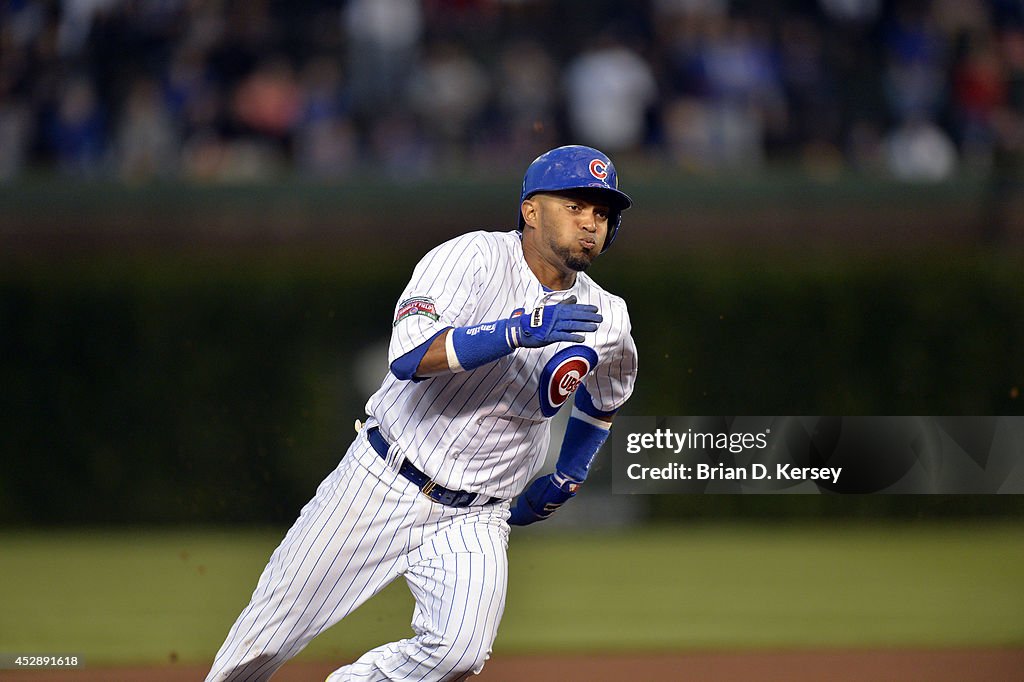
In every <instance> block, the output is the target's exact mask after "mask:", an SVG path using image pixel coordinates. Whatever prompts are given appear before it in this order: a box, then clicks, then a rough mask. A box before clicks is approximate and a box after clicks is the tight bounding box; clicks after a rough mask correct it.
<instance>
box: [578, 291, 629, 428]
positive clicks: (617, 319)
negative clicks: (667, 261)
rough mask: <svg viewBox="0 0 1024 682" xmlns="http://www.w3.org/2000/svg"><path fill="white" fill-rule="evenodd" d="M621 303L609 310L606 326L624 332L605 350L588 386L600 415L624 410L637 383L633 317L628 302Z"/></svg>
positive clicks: (592, 401)
mask: <svg viewBox="0 0 1024 682" xmlns="http://www.w3.org/2000/svg"><path fill="white" fill-rule="evenodd" d="M617 303H618V304H617V305H612V306H610V307H609V309H608V310H607V313H606V315H605V324H612V325H614V327H615V328H618V329H620V330H621V332H620V333H619V334H618V335H617V336H616V337H614V338H613V339H612V340H611V342H610V343H609V345H608V347H606V348H604V349H603V352H602V357H601V360H600V362H598V365H597V367H595V368H594V370H593V372H592V373H591V376H590V378H589V379H588V380H587V382H586V387H587V393H588V394H589V399H590V403H591V404H592V405H593V407H594V408H596V414H597V415H600V414H611V413H613V412H615V410H617V409H619V408H620V407H622V405H623V403H625V402H626V400H628V399H629V396H630V395H632V393H633V385H634V383H636V370H637V355H636V344H634V343H633V337H632V336H630V330H631V327H630V323H629V313H628V312H627V311H626V305H625V303H624V302H622V301H621V300H619V301H618V302H617Z"/></svg>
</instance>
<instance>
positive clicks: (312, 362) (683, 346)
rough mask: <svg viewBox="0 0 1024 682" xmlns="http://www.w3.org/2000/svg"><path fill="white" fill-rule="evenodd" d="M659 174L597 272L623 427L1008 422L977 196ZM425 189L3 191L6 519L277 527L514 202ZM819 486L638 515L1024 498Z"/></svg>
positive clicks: (936, 506) (1009, 261) (895, 508)
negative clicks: (885, 417)
mask: <svg viewBox="0 0 1024 682" xmlns="http://www.w3.org/2000/svg"><path fill="white" fill-rule="evenodd" d="M660 182H661V184H658V183H654V182H652V184H650V185H645V184H638V185H637V187H636V190H635V191H634V192H633V193H634V194H635V195H636V197H637V200H638V201H637V208H635V209H633V211H632V212H631V213H630V214H629V221H628V222H627V223H626V225H625V227H624V228H623V233H622V237H621V240H620V242H618V243H617V244H616V246H615V248H614V249H613V250H612V251H611V252H609V254H608V255H606V256H605V257H603V258H602V259H601V260H599V261H598V262H597V263H596V264H595V265H594V268H593V274H594V276H595V277H596V278H597V279H598V280H599V281H600V282H601V283H602V284H604V285H605V286H606V287H607V288H608V289H610V290H611V291H613V292H615V293H618V294H620V295H622V296H623V297H624V298H626V300H627V301H628V302H629V307H630V312H631V317H632V322H633V335H634V338H635V340H636V343H637V346H638V348H639V353H640V374H639V380H638V383H637V389H636V393H635V395H634V397H633V399H632V400H631V401H630V402H629V403H628V405H627V407H626V411H627V412H628V413H629V414H633V415H656V414H662V415H672V414H678V415H734V414H782V415H798V414H816V415H817V414H839V415H857V414H897V415H901V414H920V415H942V414H966V415H986V414H1019V413H1020V412H1021V410H1022V407H1024V397H1022V396H1021V393H1024V353H1022V352H1021V348H1022V347H1024V277H1022V276H1021V271H1022V268H1021V265H1022V264H1024V256H1022V252H1021V250H1020V249H1019V248H1016V247H1015V246H1014V243H1015V242H1014V239H1013V237H1012V235H1013V231H1012V229H1010V230H1009V231H1004V232H1003V234H1002V235H1001V237H999V239H997V240H996V241H992V235H988V236H985V235H984V230H983V229H981V228H982V227H983V226H984V224H985V216H986V215H987V214H986V213H985V211H986V210H988V209H986V206H987V204H986V200H985V197H986V196H987V195H986V191H987V190H986V189H985V185H984V183H979V182H974V183H970V182H965V183H960V184H955V185H949V186H946V187H925V188H921V187H917V188H906V187H900V186H893V185H887V184H884V183H874V184H871V183H860V184H858V183H849V182H847V183H834V184H832V185H822V184H821V183H820V182H819V183H814V182H809V181H799V182H798V181H795V180H775V181H772V182H769V181H756V182H755V181H742V180H740V181H736V182H734V183H733V184H731V185H730V184H722V183H715V182H710V181H708V180H701V181H693V182H689V183H683V182H680V183H679V184H678V187H674V186H673V185H672V184H671V183H666V182H664V181H660ZM441 186H442V183H440V182H438V183H437V185H426V186H424V185H417V186H416V187H413V188H410V187H404V186H401V185H394V184H388V183H386V182H379V183H377V184H368V185H364V186H363V187H362V189H363V190H364V191H362V192H357V191H356V190H358V189H359V187H356V188H355V189H353V188H352V187H349V186H338V187H325V186H305V185H301V186H293V185H284V186H275V187H265V188H258V187H236V188H183V187H146V188H131V187H129V188H123V187H94V188H91V189H92V190H93V191H91V192H90V191H89V190H90V188H89V187H87V186H84V185H69V186H68V187H67V188H61V187H59V186H55V185H54V184H52V183H50V184H44V185H28V186H23V187H9V186H8V187H3V188H0V247H2V248H0V387H2V390H0V453H2V459H3V463H4V472H3V475H2V476H0V525H23V524H37V523H43V524H64V523H89V524H92V523H112V522H126V523H127V522H135V523H139V522H143V523H149V522H169V523H170V522H231V521H240V522H241V521H246V522H249V521H259V522H283V521H288V520H291V519H292V518H294V516H295V514H296V513H297V511H298V509H299V507H300V506H301V504H302V503H303V502H304V501H305V500H306V499H308V498H309V496H310V495H311V494H312V491H313V489H314V487H315V485H316V483H317V482H318V481H319V480H320V479H321V478H322V477H323V475H324V474H325V473H326V472H327V471H329V470H330V469H331V468H332V467H333V466H334V465H335V464H336V462H337V460H338V458H339V457H340V455H341V454H342V452H343V451H344V448H345V447H346V445H347V443H348V442H349V441H350V438H351V434H352V430H351V429H352V422H353V420H354V419H356V418H361V417H362V416H363V405H364V403H365V401H366V398H367V397H368V391H369V390H371V389H370V388H369V387H371V386H372V385H373V384H374V382H379V379H380V377H381V376H382V375H383V373H384V372H385V371H386V358H385V356H384V350H383V348H384V346H383V344H384V343H386V340H387V336H388V332H389V330H390V326H391V314H392V310H393V306H394V304H395V302H396V299H397V297H398V296H399V294H400V292H401V289H402V287H403V285H404V283H405V281H406V279H407V277H408V275H409V273H410V271H411V268H412V266H413V265H414V264H415V262H416V260H417V259H418V258H419V257H420V256H421V255H422V253H423V251H424V250H425V249H426V248H428V247H429V246H431V245H433V244H435V243H437V241H439V240H441V239H444V238H447V237H450V236H452V235H454V234H457V233H459V232H462V231H466V230H469V229H474V228H477V227H487V226H494V223H489V222H488V221H489V220H490V219H493V220H495V221H496V222H500V219H499V218H497V216H498V215H499V214H500V215H502V216H505V215H506V214H507V213H508V209H510V207H511V211H513V212H514V207H515V201H514V199H513V200H511V201H506V200H505V199H507V197H504V194H508V192H501V191H499V190H504V189H507V187H505V186H504V185H500V184H499V183H487V182H479V183H475V184H474V183H470V182H468V181H467V182H463V184H459V183H451V184H450V185H444V186H445V187H447V190H445V191H441V190H440V189H439V188H440V187H441ZM730 188H731V189H730ZM673 192H675V194H673ZM645 206H646V207H645ZM463 214H466V215H468V216H469V218H464V217H463ZM901 216H902V218H901ZM477 218H479V219H480V222H476V219H477ZM858 221H859V222H858ZM930 221H934V222H930ZM508 222H511V218H509V220H508ZM1011 223H1012V221H1011ZM858 225H860V226H861V227H862V229H859V228H858ZM933 225H934V226H935V227H934V230H933V229H932V226H933ZM498 227H500V225H498ZM930 234H934V235H937V236H936V238H935V239H930V238H928V235H930ZM808 497H809V496H800V498H795V499H790V500H786V501H778V500H772V501H769V500H757V499H754V498H750V499H747V498H722V499H712V498H711V496H700V497H692V498H685V497H678V498H668V497H666V498H664V499H657V500H655V499H652V500H651V501H650V507H651V510H652V513H653V514H655V515H657V516H683V517H687V518H689V517H694V516H705V515H706V516H712V517H716V518H717V517H722V516H726V517H727V516H730V515H736V516H748V517H750V516H753V517H758V518H764V517H767V516H771V515H776V514H777V515H782V516H787V517H790V516H793V515H801V514H806V515H816V516H821V515H829V514H834V515H850V514H852V515H865V516H876V515H902V516H915V515H937V516H951V515H952V516H955V515H958V514H968V513H969V514H996V515H998V514H1020V512H1021V510H1022V509H1024V506H1022V504H1021V502H1020V501H1019V500H1016V499H1014V498H1007V499H997V498H995V497H992V498H980V499H973V500H972V498H951V499H945V498H940V499H932V498H929V499H924V498H922V499H920V500H916V501H909V502H908V501H907V500H903V499H900V498H897V497H893V498H889V499H886V498H883V497H881V496H879V497H869V498H864V499H860V498H852V497H851V498H843V499H841V500H836V499H830V498H820V499H808ZM815 497H817V496H815Z"/></svg>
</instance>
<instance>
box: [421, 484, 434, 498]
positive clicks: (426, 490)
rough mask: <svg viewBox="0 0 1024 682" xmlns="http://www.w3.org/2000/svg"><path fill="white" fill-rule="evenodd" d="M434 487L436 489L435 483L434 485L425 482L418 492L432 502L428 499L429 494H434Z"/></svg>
mask: <svg viewBox="0 0 1024 682" xmlns="http://www.w3.org/2000/svg"><path fill="white" fill-rule="evenodd" d="M436 487H437V484H436V483H434V482H433V481H427V482H426V483H424V484H423V487H422V488H420V492H421V493H423V494H424V495H426V496H427V497H429V498H430V499H431V500H432V499H434V498H433V497H430V494H431V493H432V492H434V488H436Z"/></svg>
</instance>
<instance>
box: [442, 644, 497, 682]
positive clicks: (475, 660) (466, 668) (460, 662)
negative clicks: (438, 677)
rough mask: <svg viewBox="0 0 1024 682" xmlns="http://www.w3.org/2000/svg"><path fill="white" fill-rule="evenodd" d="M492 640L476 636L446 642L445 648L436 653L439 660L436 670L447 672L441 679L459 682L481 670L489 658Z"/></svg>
mask: <svg viewBox="0 0 1024 682" xmlns="http://www.w3.org/2000/svg"><path fill="white" fill-rule="evenodd" d="M493 640H494V638H493V637H489V636H486V635H483V636H480V635H476V636H468V637H467V636H461V637H457V638H455V639H454V640H452V641H450V642H446V643H445V644H446V645H447V646H444V647H443V649H442V650H440V651H438V652H437V656H438V658H439V659H440V661H439V665H438V669H439V670H447V671H448V673H447V674H446V675H445V676H444V677H443V678H442V679H445V680H461V679H464V678H466V677H468V676H470V675H473V674H476V673H479V672H480V671H481V670H483V667H484V663H486V662H487V659H488V658H490V655H491V644H492V643H493Z"/></svg>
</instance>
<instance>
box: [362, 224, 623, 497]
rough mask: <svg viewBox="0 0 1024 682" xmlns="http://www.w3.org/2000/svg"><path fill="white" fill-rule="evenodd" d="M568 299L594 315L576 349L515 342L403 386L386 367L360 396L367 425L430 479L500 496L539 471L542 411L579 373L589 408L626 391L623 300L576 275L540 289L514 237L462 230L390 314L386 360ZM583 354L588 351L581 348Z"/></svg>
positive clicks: (546, 413) (425, 265) (565, 397)
mask: <svg viewBox="0 0 1024 682" xmlns="http://www.w3.org/2000/svg"><path fill="white" fill-rule="evenodd" d="M572 295H575V296H576V297H577V302H578V303H582V304H591V305H596V306H597V308H598V310H599V311H600V312H601V314H602V316H603V317H604V321H603V322H602V323H601V324H600V326H599V328H598V330H597V331H596V332H592V333H586V334H584V337H585V341H584V343H583V344H572V343H555V344H552V345H550V346H544V347H542V348H519V349H517V350H515V351H514V352H513V353H512V354H511V355H506V356H505V357H503V358H501V359H499V360H497V361H495V362H492V363H489V364H486V365H484V366H482V367H478V368H477V369H475V370H472V371H469V372H462V373H459V374H444V375H442V376H438V377H433V378H430V379H426V380H422V381H403V380H400V379H398V378H397V377H395V376H394V375H393V374H391V373H390V372H389V373H388V375H387V376H386V377H385V379H384V382H383V384H382V385H381V387H380V389H379V390H378V391H377V392H376V393H375V394H374V395H373V396H371V397H370V399H369V401H368V402H367V403H366V413H367V414H368V415H369V416H370V417H371V419H370V421H369V422H368V423H369V424H370V425H372V424H373V423H374V422H377V423H379V425H380V429H381V432H382V434H383V435H384V437H385V438H386V439H387V440H388V441H389V442H391V443H395V444H396V445H397V446H398V448H399V449H400V450H401V451H402V453H403V454H404V455H405V456H406V457H407V458H408V459H409V460H410V461H411V462H412V463H413V464H415V465H416V466H417V467H418V468H419V469H420V470H421V471H423V472H424V473H426V474H427V475H428V476H430V477H431V478H432V479H433V480H434V481H435V482H437V483H439V484H441V485H443V486H445V487H447V488H451V489H455V490H466V491H469V492H474V493H481V494H485V495H491V496H495V497H501V498H505V499H510V498H512V497H515V496H516V495H518V494H519V493H520V492H522V490H523V489H524V488H525V487H526V485H527V483H529V482H530V480H531V479H532V478H533V476H534V475H535V474H536V473H537V471H538V470H539V469H540V468H541V467H542V466H543V463H544V457H545V454H546V453H547V448H548V441H549V439H550V418H551V416H553V414H554V412H556V411H557V409H558V407H559V406H560V405H561V404H562V403H563V402H570V403H571V401H572V395H571V393H572V391H574V390H575V388H576V382H575V379H581V380H582V381H583V383H584V384H585V385H586V387H587V390H588V392H589V393H590V395H591V397H592V398H593V401H594V405H595V406H596V407H597V408H598V409H599V410H601V411H604V412H611V411H613V410H616V409H618V408H619V407H620V406H621V405H622V404H623V403H624V402H626V399H627V398H629V396H630V394H631V393H632V391H633V383H634V380H635V378H636V368H637V358H636V346H635V345H634V344H633V339H632V338H631V337H630V324H629V314H628V313H627V311H626V303H625V301H623V300H622V299H621V298H619V297H618V296H615V295H613V294H610V293H608V292H607V291H605V290H604V289H602V288H601V287H600V286H598V285H597V283H596V282H594V280H593V279H591V278H590V277H589V276H588V275H587V274H585V273H582V272H581V273H577V276H576V283H575V284H574V285H573V286H572V288H570V289H567V290H565V291H548V290H546V289H545V288H544V287H543V285H541V283H540V281H539V280H538V279H537V277H536V275H534V274H533V272H532V271H531V270H530V268H529V266H528V265H527V264H526V260H525V259H524V257H523V248H522V243H521V238H520V235H519V233H518V232H516V231H510V232H482V231H481V232H471V233H468V234H465V235H462V236H460V237H456V238H455V239H452V240H450V241H448V242H445V243H444V244H441V245H440V246H438V247H436V248H434V249H433V250H432V251H430V252H429V253H428V254H427V255H426V256H424V258H423V259H422V260H421V261H420V262H419V264H418V265H417V266H416V268H415V270H414V271H413V275H412V279H411V281H410V282H409V284H408V286H407V287H406V289H405V291H404V292H403V293H402V296H401V298H400V299H399V304H398V306H397V307H396V309H395V324H394V328H393V330H392V334H391V344H390V346H389V349H388V362H389V363H390V362H393V361H394V360H395V359H396V358H399V357H401V356H402V355H404V354H406V353H408V352H409V351H411V350H413V349H414V348H416V347H417V346H419V345H421V344H423V343H424V342H426V341H427V340H429V339H430V338H431V337H433V336H434V335H436V334H437V333H438V332H440V331H442V330H443V329H445V328H446V327H465V326H470V325H476V324H480V323H485V322H491V321H494V320H499V319H503V318H508V317H511V316H512V315H513V314H514V313H515V312H516V311H521V310H523V311H526V312H527V313H528V312H529V311H531V310H533V309H534V308H535V307H537V306H538V305H548V304H553V303H558V302H559V301H561V300H563V299H565V298H568V297H569V296H572ZM587 349H589V350H587Z"/></svg>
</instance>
